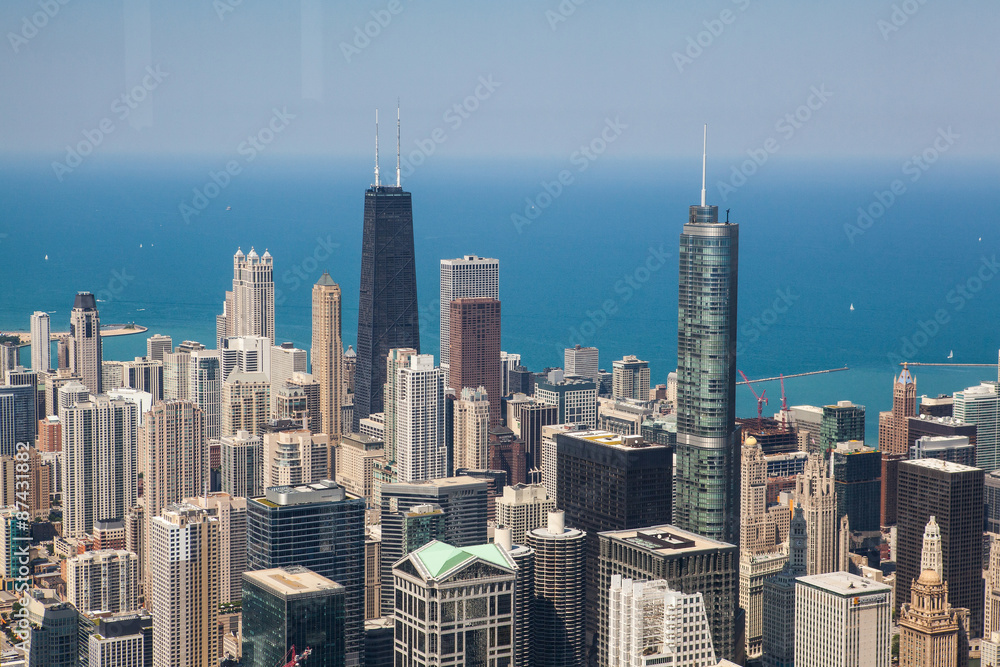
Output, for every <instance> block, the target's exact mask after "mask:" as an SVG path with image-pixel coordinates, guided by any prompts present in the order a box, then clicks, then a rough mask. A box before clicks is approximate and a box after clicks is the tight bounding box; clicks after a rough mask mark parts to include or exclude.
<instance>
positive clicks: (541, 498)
mask: <svg viewBox="0 0 1000 667" xmlns="http://www.w3.org/2000/svg"><path fill="white" fill-rule="evenodd" d="M555 508H556V503H555V501H554V500H552V499H551V498H549V496H548V494H547V493H546V492H545V487H544V486H542V485H541V484H518V485H517V486H505V487H504V488H503V496H502V497H500V498H497V499H496V512H497V525H498V526H506V527H507V528H509V529H510V532H511V539H513V540H514V544H524V543H525V540H527V534H528V532H529V531H531V530H534V529H535V528H541V527H542V526H544V525H546V524H547V522H548V514H549V512H551V511H552V510H554V509H555Z"/></svg>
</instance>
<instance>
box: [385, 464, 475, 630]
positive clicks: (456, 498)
mask: <svg viewBox="0 0 1000 667" xmlns="http://www.w3.org/2000/svg"><path fill="white" fill-rule="evenodd" d="M487 488H488V487H487V483H486V482H485V481H483V480H479V479H475V478H473V477H447V478H444V479H436V480H432V481H427V482H417V483H413V484H405V483H397V484H385V485H383V486H382V495H381V498H380V501H381V506H380V507H381V515H382V611H383V615H385V614H389V613H390V612H391V610H392V604H393V603H392V598H391V595H392V566H393V565H394V564H395V562H396V561H398V560H399V559H400V558H402V557H403V556H404V555H405V553H404V551H403V549H404V539H403V532H404V531H403V516H402V514H400V512H401V511H407V510H410V509H411V508H413V507H414V506H416V505H436V506H438V507H440V508H441V510H442V512H443V513H444V519H443V521H444V532H443V533H442V534H441V539H443V540H445V541H447V542H448V543H449V544H454V545H456V546H461V547H464V546H471V545H474V544H483V543H485V542H486V541H487V531H486V517H487Z"/></svg>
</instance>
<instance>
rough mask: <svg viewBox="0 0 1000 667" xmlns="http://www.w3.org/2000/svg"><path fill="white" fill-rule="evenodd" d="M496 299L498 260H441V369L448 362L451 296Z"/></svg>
mask: <svg viewBox="0 0 1000 667" xmlns="http://www.w3.org/2000/svg"><path fill="white" fill-rule="evenodd" d="M478 297H482V298H486V299H499V298H500V260H499V259H489V258H485V257H477V256H476V255H466V256H465V257H459V258H457V259H442V260H441V368H442V369H443V370H444V371H445V373H447V372H448V368H449V364H450V363H451V357H450V354H451V307H450V306H451V302H452V301H454V300H455V299H474V298H478Z"/></svg>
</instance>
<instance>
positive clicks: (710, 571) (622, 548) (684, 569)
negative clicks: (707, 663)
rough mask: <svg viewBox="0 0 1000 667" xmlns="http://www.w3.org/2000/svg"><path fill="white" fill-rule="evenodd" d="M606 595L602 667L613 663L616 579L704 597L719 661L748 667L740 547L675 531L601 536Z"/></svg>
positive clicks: (601, 636) (599, 636) (644, 530)
mask: <svg viewBox="0 0 1000 667" xmlns="http://www.w3.org/2000/svg"><path fill="white" fill-rule="evenodd" d="M599 540H600V557H599V565H598V568H599V571H600V579H599V582H600V583H599V586H600V590H602V591H605V594H604V595H602V596H601V597H600V599H599V606H598V618H599V619H600V623H599V624H598V628H599V631H598V634H597V649H598V664H600V665H606V664H607V659H608V618H609V616H608V595H607V593H606V591H608V590H609V589H610V587H611V577H613V576H614V575H616V574H620V575H622V576H623V577H633V578H636V579H665V580H666V581H667V583H668V584H669V585H670V588H671V589H672V590H675V591H680V592H682V593H685V594H689V595H690V594H694V593H702V594H703V595H704V596H705V608H706V609H707V610H708V632H709V634H710V636H711V639H712V644H713V646H714V648H715V652H716V655H717V656H718V657H719V658H724V659H727V660H728V659H733V660H736V661H737V662H742V658H741V657H740V656H741V654H742V653H743V650H742V649H743V642H742V640H741V639H740V633H739V629H740V628H741V625H742V612H741V610H740V608H739V577H738V572H737V568H738V566H739V550H738V548H737V547H736V545H733V544H726V543H725V542H719V541H717V540H713V539H709V538H705V537H701V536H700V535H696V534H694V533H690V532H688V531H684V530H680V529H679V528H676V527H674V526H669V525H663V526H652V527H648V528H642V529H640V530H622V531H611V532H605V533H601V534H600V535H599Z"/></svg>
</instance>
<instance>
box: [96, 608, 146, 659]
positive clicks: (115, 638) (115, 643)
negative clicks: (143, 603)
mask: <svg viewBox="0 0 1000 667" xmlns="http://www.w3.org/2000/svg"><path fill="white" fill-rule="evenodd" d="M79 622H80V653H81V654H83V655H81V662H80V664H86V665H89V667H148V666H149V665H152V664H153V617H152V616H150V614H149V612H148V611H145V610H142V611H134V612H125V613H121V614H105V613H100V612H94V613H89V614H86V613H85V614H80V616H79ZM84 656H86V657H84ZM83 660H87V661H88V662H83Z"/></svg>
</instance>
